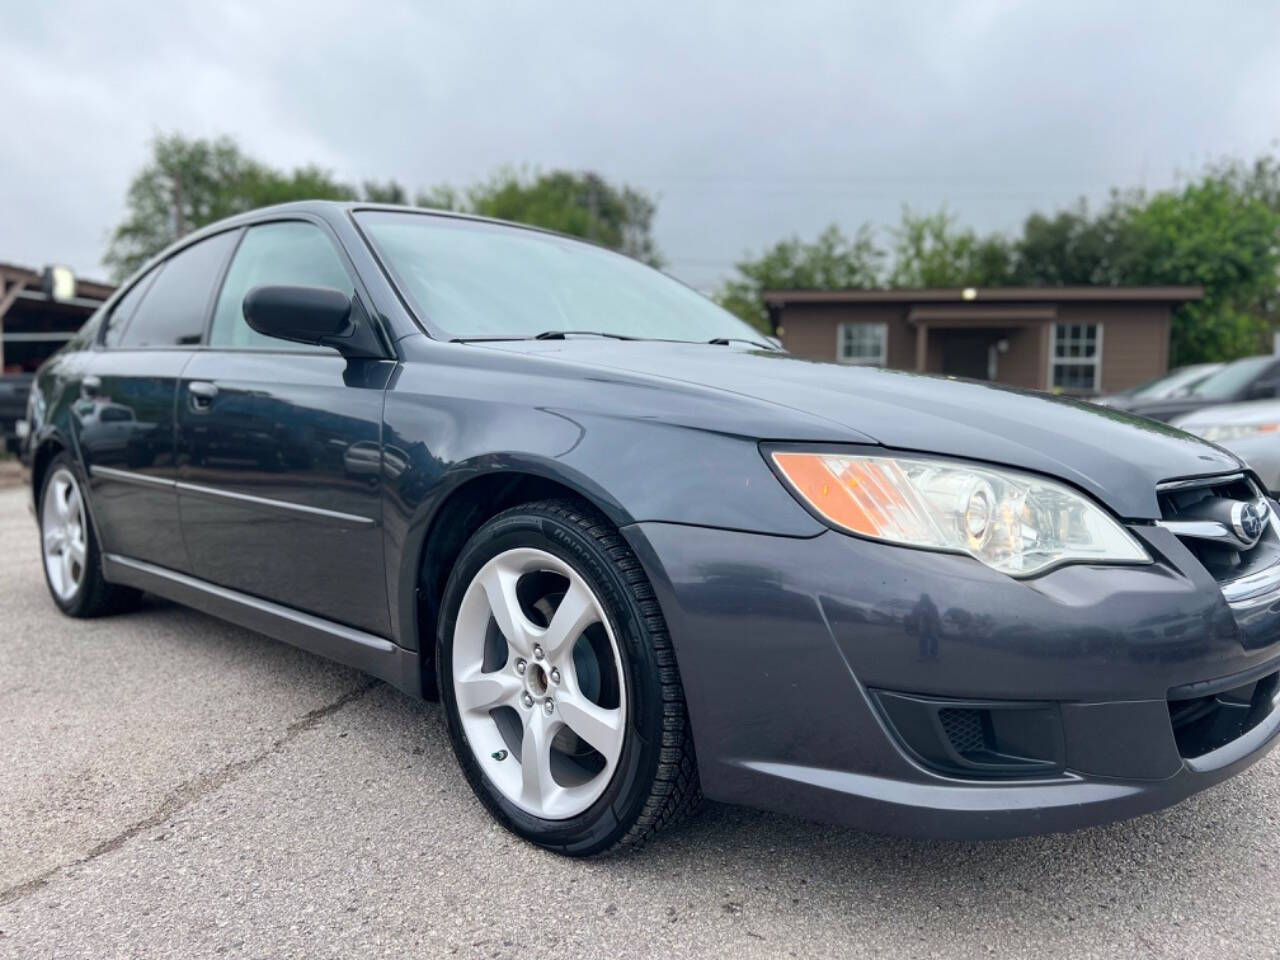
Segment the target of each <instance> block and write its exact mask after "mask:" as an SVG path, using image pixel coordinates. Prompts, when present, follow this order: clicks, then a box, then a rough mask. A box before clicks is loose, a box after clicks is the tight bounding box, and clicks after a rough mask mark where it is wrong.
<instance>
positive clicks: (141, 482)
mask: <svg viewBox="0 0 1280 960" xmlns="http://www.w3.org/2000/svg"><path fill="white" fill-rule="evenodd" d="M89 475H90V476H92V477H103V478H105V479H108V480H118V481H119V482H121V483H132V484H136V485H138V486H143V487H170V488H172V489H175V490H177V491H178V492H179V493H186V494H190V495H191V496H196V497H205V498H206V499H210V500H230V501H232V502H234V503H242V504H246V505H248V506H253V507H261V508H262V509H264V510H274V511H277V512H279V513H293V514H298V513H302V514H306V515H307V516H308V517H312V518H314V519H316V520H328V521H331V522H333V523H339V524H343V525H347V526H358V527H374V526H377V524H378V521H377V520H374V519H373V518H372V517H362V516H359V515H357V514H354V513H342V512H341V511H338V510H326V509H324V508H323V507H312V506H308V505H306V504H303V503H290V502H289V501H287V500H274V499H272V498H270V497H257V496H254V495H253V494H249V493H236V492H234V491H232V490H220V489H218V488H217V487H206V486H203V485H201V484H198V483H187V482H186V481H183V480H166V479H164V478H162V477H150V476H147V475H146V474H144V473H134V472H133V471H132V470H117V469H116V468H115V467H100V466H97V465H96V464H95V465H92V466H90V467H89Z"/></svg>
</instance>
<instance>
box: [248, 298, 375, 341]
mask: <svg viewBox="0 0 1280 960" xmlns="http://www.w3.org/2000/svg"><path fill="white" fill-rule="evenodd" d="M243 309H244V319H245V322H246V323H248V324H249V327H250V328H251V329H253V330H256V331H257V332H258V333H260V334H262V335H263V336H264V337H275V338H276V339H277V340H289V341H292V342H293V343H307V344H312V345H314V346H321V347H332V348H333V349H335V350H337V351H338V352H339V353H341V354H342V355H343V356H344V357H351V358H382V357H384V356H386V351H385V350H383V348H382V344H381V342H380V340H379V337H378V334H377V332H376V331H375V330H374V329H373V327H372V325H371V324H370V323H369V321H368V318H366V317H365V316H364V311H363V310H361V309H360V306H359V303H358V302H356V301H353V300H352V299H351V298H350V297H348V296H347V295H346V294H345V293H343V292H342V291H341V290H334V289H332V288H330V287H254V288H253V289H252V290H250V291H249V292H248V293H247V294H245V298H244V307H243Z"/></svg>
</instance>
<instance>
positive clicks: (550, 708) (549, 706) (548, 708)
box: [542, 700, 556, 717]
mask: <svg viewBox="0 0 1280 960" xmlns="http://www.w3.org/2000/svg"><path fill="white" fill-rule="evenodd" d="M542 711H543V712H544V713H545V714H546V715H547V716H548V717H549V716H551V714H553V713H555V712H556V705H555V704H554V703H552V702H551V701H550V700H548V701H546V702H545V703H544V704H543V705H542Z"/></svg>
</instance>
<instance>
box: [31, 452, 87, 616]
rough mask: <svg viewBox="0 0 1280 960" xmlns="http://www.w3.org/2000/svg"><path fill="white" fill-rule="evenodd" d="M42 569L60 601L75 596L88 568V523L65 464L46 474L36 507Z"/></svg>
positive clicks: (77, 485)
mask: <svg viewBox="0 0 1280 960" xmlns="http://www.w3.org/2000/svg"><path fill="white" fill-rule="evenodd" d="M40 534H41V536H42V537H43V538H44V570H45V574H46V575H47V576H48V578H49V589H50V590H52V591H53V594H54V596H55V597H57V598H58V599H59V600H61V601H62V602H63V603H70V602H71V601H72V600H74V599H75V595H76V593H77V592H78V591H79V590H80V585H81V583H83V581H84V575H85V570H86V569H88V567H87V564H88V555H89V542H88V524H87V522H86V518H85V512H84V498H83V497H82V496H81V494H80V485H79V484H78V483H77V482H76V478H75V476H74V475H73V474H72V473H71V470H70V469H68V468H67V467H64V466H60V467H58V468H57V469H55V470H54V471H53V472H52V473H51V474H50V476H49V480H48V482H47V483H46V484H45V487H44V498H43V500H42V503H41V507H40Z"/></svg>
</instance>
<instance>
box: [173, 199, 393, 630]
mask: <svg viewBox="0 0 1280 960" xmlns="http://www.w3.org/2000/svg"><path fill="white" fill-rule="evenodd" d="M265 285H293V286H323V287H333V288H336V289H340V290H343V292H345V293H351V292H353V290H354V284H353V283H352V281H351V279H350V275H349V273H348V271H347V268H346V266H345V265H344V262H343V260H342V259H341V257H340V255H339V253H338V251H337V250H336V248H335V247H334V245H333V241H332V240H331V239H330V237H329V236H328V235H327V234H326V233H325V232H324V231H323V229H322V228H321V227H319V226H318V225H316V224H313V223H309V222H303V221H282V222H277V223H267V224H261V225H258V226H253V227H250V228H249V229H248V230H247V231H246V233H245V236H244V239H243V241H242V242H241V244H240V247H239V249H238V250H237V251H236V254H235V257H234V259H233V260H232V262H231V266H230V268H229V269H228V271H227V277H226V281H225V282H224V284H223V287H222V290H221V292H220V294H219V296H218V301H217V305H216V307H215V309H214V319H213V323H212V326H211V328H210V334H209V345H208V348H207V349H206V350H203V351H201V352H199V353H198V354H197V355H196V356H195V357H194V358H193V359H192V360H191V362H190V363H189V364H188V365H187V367H186V369H185V370H184V371H183V375H182V380H181V383H180V386H179V390H178V402H177V409H178V427H179V450H180V456H181V461H182V468H181V472H180V477H179V479H180V483H179V485H178V505H179V512H180V514H181V518H182V529H183V533H184V535H185V538H186V543H187V549H188V550H189V551H190V554H191V564H192V569H193V572H194V573H195V575H196V576H198V577H200V578H201V579H203V580H208V581H210V582H212V583H215V584H218V585H220V586H224V587H229V588H231V589H234V590H238V591H241V592H243V593H247V594H250V595H253V596H256V597H261V598H264V599H267V600H271V601H274V602H276V603H280V604H283V605H285V606H289V607H293V608H296V609H299V610H302V611H305V612H307V613H311V614H315V615H317V616H321V617H324V618H326V619H329V620H334V621H337V622H340V623H344V624H347V625H348V626H353V627H356V628H358V629H362V630H367V631H370V632H373V633H378V634H383V635H385V634H387V633H389V631H390V623H389V617H388V613H387V592H386V579H385V577H384V574H383V570H384V567H383V556H382V515H381V423H382V400H383V391H384V389H385V388H386V385H387V382H388V380H389V378H390V376H391V373H392V371H393V370H394V369H395V364H394V363H393V362H391V361H385V360H350V361H349V360H346V359H344V358H343V357H341V356H339V355H338V354H337V352H336V351H334V350H331V349H327V348H308V347H302V346H299V345H297V344H291V343H288V342H286V341H282V340H272V339H270V338H267V337H263V336H261V335H260V334H258V333H256V332H254V331H253V330H251V329H250V328H249V326H248V325H247V324H246V323H245V320H244V315H243V312H242V305H243V302H244V297H245V294H246V293H248V291H249V290H251V289H253V288H254V287H256V286H265Z"/></svg>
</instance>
